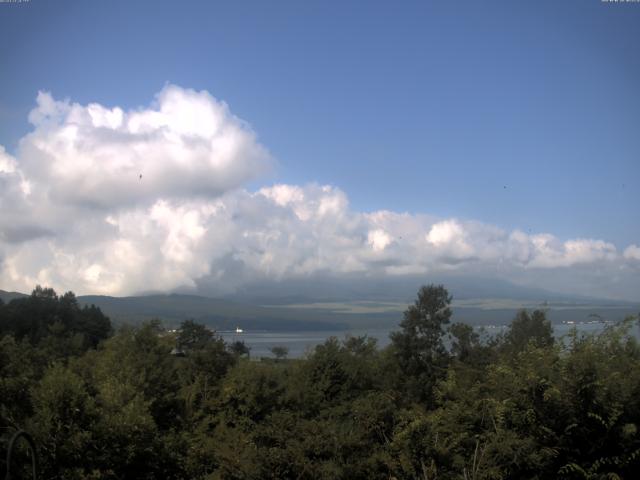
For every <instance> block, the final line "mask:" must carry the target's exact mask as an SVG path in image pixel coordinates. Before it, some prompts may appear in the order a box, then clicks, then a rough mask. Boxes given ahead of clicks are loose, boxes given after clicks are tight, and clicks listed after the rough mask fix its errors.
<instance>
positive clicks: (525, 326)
mask: <svg viewBox="0 0 640 480" xmlns="http://www.w3.org/2000/svg"><path fill="white" fill-rule="evenodd" d="M504 340H505V345H506V347H507V349H509V350H510V351H511V352H519V351H522V350H523V349H524V348H525V347H526V346H527V344H529V343H530V342H531V343H533V345H535V346H537V347H549V346H551V345H553V344H554V342H555V339H554V337H553V327H552V326H551V322H550V321H549V320H548V319H547V315H546V313H545V311H544V310H534V311H533V313H531V314H529V312H527V311H526V310H520V311H519V312H518V314H517V315H516V317H515V318H514V319H513V321H512V322H511V325H510V326H509V330H508V331H507V333H506V335H505V338H504Z"/></svg>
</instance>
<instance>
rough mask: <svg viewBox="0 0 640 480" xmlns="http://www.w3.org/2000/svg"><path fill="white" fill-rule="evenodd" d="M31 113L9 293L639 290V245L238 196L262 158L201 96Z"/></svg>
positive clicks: (334, 202) (327, 196)
mask: <svg viewBox="0 0 640 480" xmlns="http://www.w3.org/2000/svg"><path fill="white" fill-rule="evenodd" d="M29 119H30V121H31V123H32V124H33V130H32V131H31V132H30V133H29V134H27V135H26V136H25V137H24V138H23V139H22V140H21V142H20V146H19V149H18V151H17V152H16V154H15V156H12V155H9V154H8V153H7V152H6V151H5V149H4V148H2V147H0V209H1V212H2V215H1V216H0V288H3V289H11V290H22V291H29V290H30V289H31V288H33V286H34V285H35V284H37V283H40V284H46V285H51V286H53V287H54V288H57V289H59V290H67V289H71V290H74V291H75V292H77V293H79V294H83V293H102V294H114V295H123V294H132V293H136V292H141V291H170V290H173V289H177V288H182V287H192V288H197V287H198V286H199V285H201V284H204V283H206V284H207V285H209V286H213V287H215V288H214V290H215V291H216V292H229V291H233V290H234V289H235V288H237V287H240V286H242V285H243V284H245V283H247V282H250V281H252V280H255V279H263V280H282V279H292V278H299V277H310V276H313V275H318V274H322V275H325V274H328V275H345V274H361V275H366V276H386V275H394V276H398V275H415V274H437V273H438V272H460V273H461V274H465V273H466V272H472V273H473V274H475V275H477V274H484V275H501V276H504V277H506V278H518V279H522V278H523V277H526V278H532V279H535V280H534V281H533V283H535V285H536V286H541V287H545V286H546V285H547V282H548V281H549V280H552V279H554V278H561V277H562V278H567V277H569V278H570V274H571V272H573V271H575V272H578V271H579V272H580V274H579V275H580V285H581V287H580V288H582V289H584V288H585V287H584V285H585V284H589V282H591V283H590V284H589V285H591V287H592V290H594V291H597V290H598V288H599V287H600V286H602V283H601V282H602V278H603V276H604V277H606V274H607V273H609V272H610V273H611V274H612V275H614V274H615V275H616V276H617V277H616V278H621V279H622V280H621V282H623V280H624V281H627V280H628V284H629V289H630V291H631V290H633V288H636V287H637V286H638V283H639V277H640V265H639V263H638V261H639V260H640V247H638V246H637V245H630V246H628V247H627V248H626V249H625V250H624V251H623V252H619V251H618V250H617V249H616V247H615V246H614V245H613V244H611V243H608V242H606V241H604V240H599V239H568V240H562V239H559V238H557V237H556V236H554V235H553V234H550V233H537V234H526V233H524V232H522V231H519V230H513V231H506V230H504V229H501V228H498V227H496V226H494V225H489V224H486V223H482V222H478V221H469V220H464V219H458V218H444V219H443V218H436V217H433V216H430V215H428V214H408V213H401V212H392V211H387V210H381V211H374V212H359V211H357V210H355V209H353V208H352V207H351V206H350V205H349V199H348V196H347V194H346V193H345V192H343V191H341V190H340V189H339V188H336V187H334V186H330V185H317V184H313V183H311V184H307V185H286V184H276V185H271V186H266V187H263V188H260V189H258V190H257V191H248V190H247V189H246V188H244V187H243V186H244V185H245V184H246V182H247V181H248V180H250V179H253V178H256V177H257V176H259V175H261V174H262V173H263V172H265V171H266V170H268V169H269V166H270V164H271V159H270V157H269V154H268V152H267V150H266V149H265V148H264V147H263V146H262V145H260V143H258V141H257V139H256V135H255V134H254V133H253V131H252V130H251V128H250V127H249V126H248V125H247V124H246V123H245V122H243V121H242V120H240V119H238V118H236V117H235V116H233V115H232V114H231V112H230V111H229V108H228V107H227V105H226V104H224V103H223V102H220V101H218V100H216V99H215V98H213V97H212V96H211V95H210V94H208V93H207V92H196V91H193V90H188V89H183V88H180V87H177V86H174V85H169V86H167V87H165V88H164V89H163V90H162V91H161V92H160V93H158V95H157V96H156V99H155V101H154V103H153V104H152V105H151V106H150V107H147V108H140V109H137V110H127V109H124V108H121V107H106V106H103V105H99V104H89V105H80V104H77V103H72V102H71V101H68V100H65V101H60V100H56V99H54V98H53V96H52V95H50V94H48V93H40V94H39V95H38V98H37V105H36V107H35V108H34V110H33V111H32V112H31V114H30V117H29ZM141 175H142V178H141V177H140V176H141ZM574 269H575V270H574ZM558 272H562V275H560V276H559V275H558ZM590 272H597V275H596V274H595V273H594V276H593V280H590V278H591V277H590V276H589V275H591V273H590ZM603 272H604V273H603ZM576 275H577V273H576ZM598 282H600V283H598ZM565 283H566V282H565ZM623 283H624V282H623ZM213 287H212V288H213ZM568 289H569V290H570V285H569V286H568Z"/></svg>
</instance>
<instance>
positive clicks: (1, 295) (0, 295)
mask: <svg viewBox="0 0 640 480" xmlns="http://www.w3.org/2000/svg"><path fill="white" fill-rule="evenodd" d="M27 296H28V295H26V294H24V293H20V292H6V291H4V290H0V300H2V301H3V302H4V303H9V302H10V301H11V300H13V299H14V298H22V297H27Z"/></svg>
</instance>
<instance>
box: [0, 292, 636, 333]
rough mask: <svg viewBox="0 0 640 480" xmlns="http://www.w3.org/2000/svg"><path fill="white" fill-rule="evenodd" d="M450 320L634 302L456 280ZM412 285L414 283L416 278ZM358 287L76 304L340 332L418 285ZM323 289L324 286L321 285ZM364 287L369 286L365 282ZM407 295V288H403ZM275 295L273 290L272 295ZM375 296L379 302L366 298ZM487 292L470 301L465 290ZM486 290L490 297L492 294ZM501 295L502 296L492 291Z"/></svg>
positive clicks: (221, 325) (376, 319) (570, 316)
mask: <svg viewBox="0 0 640 480" xmlns="http://www.w3.org/2000/svg"><path fill="white" fill-rule="evenodd" d="M452 283H454V288H453V289H452V291H453V292H454V301H453V318H454V319H455V320H456V321H462V322H466V323H470V324H473V325H503V324H507V323H509V322H510V321H511V320H512V319H513V317H514V316H515V314H516V312H517V311H518V310H521V309H523V308H524V309H529V310H533V309H536V308H542V309H546V310H547V311H548V316H549V318H550V320H551V321H552V322H553V323H562V322H567V321H575V322H584V321H594V320H600V319H602V320H611V321H618V320H621V319H623V318H624V317H626V316H628V315H634V314H637V313H638V312H639V311H640V304H637V303H631V302H623V301H616V300H606V299H593V298H582V297H562V296H559V295H553V294H550V293H548V292H544V291H540V290H533V289H531V290H529V289H525V288H522V287H513V286H511V287H510V288H511V289H510V290H509V289H505V288H498V287H500V286H498V285H495V284H494V285H492V286H486V285H485V286H484V287H474V288H469V287H468V286H467V285H462V284H458V285H455V282H452ZM416 285H418V284H417V283H416ZM367 286H368V285H358V286H357V287H352V288H351V289H347V288H342V289H340V288H339V287H340V285H337V286H336V285H334V287H336V288H335V289H333V288H330V287H329V285H326V286H325V285H322V284H319V285H318V286H317V288H316V290H315V294H314V291H313V290H312V289H311V288H307V287H305V286H304V285H302V289H301V288H298V289H297V290H296V288H295V287H293V286H289V285H280V287H281V288H282V287H291V288H292V293H293V294H292V295H289V296H286V295H284V294H283V293H284V291H283V290H282V289H275V287H274V288H273V289H271V290H267V289H263V290H260V289H256V290H255V291H254V292H253V293H254V296H253V297H252V296H251V295H249V292H245V293H247V295H246V299H245V300H244V301H243V299H242V295H241V294H234V295H232V296H229V297H227V298H210V297H206V296H200V295H185V294H168V295H161V294H157V295H140V296H131V297H109V296H98V295H88V296H79V297H78V299H79V301H80V303H81V304H85V305H90V304H94V305H96V306H98V307H100V308H101V309H102V311H103V312H104V313H105V314H107V315H108V316H109V317H110V318H111V319H112V320H113V321H114V322H115V323H122V322H126V323H139V322H141V321H144V320H149V319H152V318H159V319H161V320H163V321H164V322H165V323H166V324H167V325H177V324H178V323H180V322H181V321H182V320H185V319H188V318H190V319H194V320H197V321H199V322H202V323H206V324H207V325H210V326H211V327H213V328H216V329H218V330H233V329H235V328H236V327H237V326H240V327H242V328H243V329H245V330H253V331H256V330H266V331H298V330H346V329H349V328H353V329H367V328H372V329H373V328H390V327H394V326H395V325H397V324H398V323H399V322H400V320H401V319H402V312H403V311H404V310H405V309H406V308H407V306H408V305H409V304H410V303H411V302H412V301H413V300H412V295H414V292H412V290H416V289H417V286H415V287H414V286H410V285H399V284H396V285H394V286H393V287H391V286H387V287H388V288H385V294H382V293H381V292H379V291H376V289H375V288H372V289H371V291H372V292H373V293H368V292H367V291H366V289H365V288H364V287H367ZM325 287H326V288H325ZM369 287H370V285H369ZM405 292H406V293H405ZM278 294H279V295H278ZM373 294H380V296H381V297H382V299H380V300H374V299H372V295H373ZM473 294H475V295H478V294H486V295H488V296H487V297H476V298H473V297H471V296H470V295H473ZM492 294H493V296H491V295H492ZM500 294H502V295H503V296H502V297H500V296H497V295H500ZM21 295H23V294H21V293H16V292H4V291H0V298H1V299H2V300H3V301H5V302H8V301H10V300H11V299H13V298H18V297H20V296H21Z"/></svg>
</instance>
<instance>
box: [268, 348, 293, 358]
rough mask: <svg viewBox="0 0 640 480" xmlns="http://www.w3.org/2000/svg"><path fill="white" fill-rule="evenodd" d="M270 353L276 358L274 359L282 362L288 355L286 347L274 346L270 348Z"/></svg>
mask: <svg viewBox="0 0 640 480" xmlns="http://www.w3.org/2000/svg"><path fill="white" fill-rule="evenodd" d="M271 353H273V356H274V357H276V359H278V360H282V359H284V358H287V355H289V349H288V348H287V347H283V346H280V345H276V346H274V347H271Z"/></svg>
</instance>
